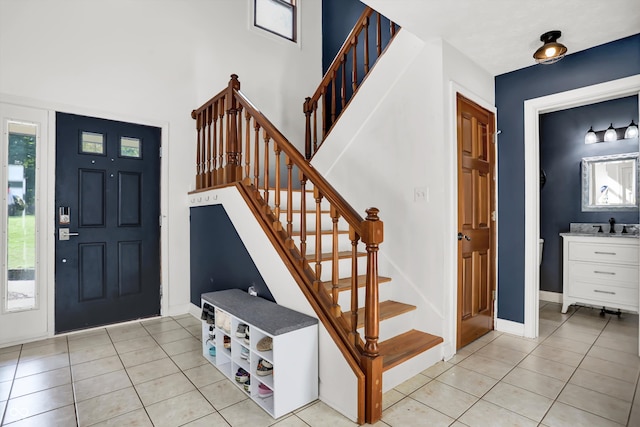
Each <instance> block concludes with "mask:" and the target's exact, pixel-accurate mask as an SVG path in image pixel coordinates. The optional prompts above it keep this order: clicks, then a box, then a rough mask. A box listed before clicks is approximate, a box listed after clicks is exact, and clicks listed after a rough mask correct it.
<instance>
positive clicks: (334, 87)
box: [331, 70, 338, 124]
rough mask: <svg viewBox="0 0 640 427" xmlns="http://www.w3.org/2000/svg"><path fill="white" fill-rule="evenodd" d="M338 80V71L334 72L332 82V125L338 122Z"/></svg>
mask: <svg viewBox="0 0 640 427" xmlns="http://www.w3.org/2000/svg"><path fill="white" fill-rule="evenodd" d="M337 78H338V74H337V71H336V70H334V71H333V79H332V80H331V124H333V122H335V121H336V96H337V93H336V80H337Z"/></svg>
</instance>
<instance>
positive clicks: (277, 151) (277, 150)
mask: <svg viewBox="0 0 640 427" xmlns="http://www.w3.org/2000/svg"><path fill="white" fill-rule="evenodd" d="M273 152H274V153H275V162H276V170H275V174H276V177H275V187H276V188H275V206H274V214H275V216H276V224H275V226H276V230H278V231H279V230H281V229H282V225H281V223H280V147H279V146H278V142H277V141H273Z"/></svg>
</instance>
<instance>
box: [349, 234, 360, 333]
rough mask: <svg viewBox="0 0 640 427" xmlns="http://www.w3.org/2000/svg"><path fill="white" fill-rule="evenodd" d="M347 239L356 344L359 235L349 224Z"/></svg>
mask: <svg viewBox="0 0 640 427" xmlns="http://www.w3.org/2000/svg"><path fill="white" fill-rule="evenodd" d="M349 240H350V241H351V331H349V333H350V334H351V336H352V339H353V344H354V345H357V344H358V341H359V339H360V336H359V335H358V307H359V303H358V240H360V236H358V233H356V231H355V229H354V228H353V226H349Z"/></svg>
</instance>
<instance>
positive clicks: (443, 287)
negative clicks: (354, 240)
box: [312, 23, 494, 389]
mask: <svg viewBox="0 0 640 427" xmlns="http://www.w3.org/2000/svg"><path fill="white" fill-rule="evenodd" d="M400 24H402V23H400ZM456 89H460V90H461V91H462V93H463V94H464V95H465V96H467V97H469V98H471V99H474V100H476V99H477V100H478V102H484V103H485V104H488V105H493V102H494V98H493V93H494V90H493V78H492V77H491V76H490V75H489V74H488V73H486V72H485V71H484V70H482V69H481V68H480V67H478V66H477V65H476V64H474V63H473V62H471V61H470V60H468V59H467V58H466V57H464V56H463V55H462V54H460V53H459V52H458V51H457V50H455V49H454V48H452V47H451V46H450V45H448V44H446V43H445V42H443V41H442V40H440V39H436V40H431V41H427V42H425V41H423V40H420V39H418V38H417V37H415V36H414V35H412V34H411V33H410V32H408V31H406V30H404V29H402V30H401V31H400V32H399V33H398V35H397V36H396V38H395V40H394V41H393V42H392V43H391V45H390V46H389V48H388V49H387V52H386V53H385V55H383V57H382V58H381V59H380V60H379V61H378V63H377V64H376V65H375V67H374V69H373V71H372V73H371V74H370V75H369V76H368V77H367V79H366V81H365V82H364V83H363V85H362V86H361V87H360V88H359V90H358V93H357V95H356V96H355V97H354V98H353V99H352V101H351V103H350V105H349V106H348V108H347V109H346V111H345V112H344V114H343V115H342V117H341V118H340V120H339V121H338V123H337V124H336V125H335V127H334V128H333V130H332V132H331V134H330V135H329V136H328V138H327V139H326V140H325V141H324V143H323V145H322V148H321V149H320V150H319V151H318V153H317V154H316V155H315V157H314V158H313V160H312V163H313V165H314V167H315V168H316V169H317V170H318V171H320V172H321V173H322V174H324V175H325V177H326V178H327V179H328V180H329V182H330V183H331V184H332V185H333V186H334V187H335V188H336V189H337V190H338V191H339V192H340V193H341V194H342V196H343V197H344V198H345V200H348V201H349V203H351V204H352V206H354V208H355V209H356V210H357V211H359V212H360V213H361V215H362V216H363V217H364V216H365V215H366V213H365V209H366V208H368V207H370V206H375V207H377V208H379V209H380V214H379V215H380V218H381V220H382V221H383V222H384V227H385V230H384V238H385V241H384V242H383V243H382V244H381V245H380V252H379V254H380V274H381V275H385V276H389V277H392V279H393V283H392V286H393V289H394V293H395V295H394V299H395V300H397V301H401V302H408V303H411V304H415V305H416V306H417V307H418V309H417V311H416V315H414V316H412V317H411V319H413V320H411V321H412V322H413V323H412V324H410V325H407V329H411V328H415V329H418V330H422V331H425V332H428V333H431V334H435V335H439V336H442V337H443V338H444V339H445V343H444V345H442V346H438V347H437V352H440V353H439V356H438V358H437V359H436V360H438V359H439V358H443V357H445V358H447V357H449V356H451V355H452V354H453V353H455V333H456V292H457V291H456V289H457V240H456V233H457V177H456V171H457V153H456V139H455V90H456ZM363 153H366V155H363ZM416 189H417V190H420V191H424V192H425V195H426V196H425V199H424V200H423V201H416V200H414V192H415V191H416ZM429 353H431V354H432V353H433V352H429ZM429 357H431V358H433V356H432V355H430V356H429ZM403 369H404V368H403ZM403 369H398V370H397V371H401V370H403ZM416 369H418V367H416V368H414V370H413V371H412V370H411V369H409V370H408V371H410V372H403V373H401V374H399V376H400V377H406V376H407V375H409V376H411V375H412V374H413V375H414V374H415V373H417V372H414V371H415V370H416ZM423 369H424V368H423ZM404 370H405V371H407V369H404ZM392 371H394V370H391V371H390V372H392ZM418 372H419V371H418ZM392 377H393V374H389V375H387V374H385V381H388V382H389V383H390V384H391V383H395V382H396V380H399V379H400V378H395V379H394V378H392ZM384 388H385V389H387V386H386V385H385V386H384Z"/></svg>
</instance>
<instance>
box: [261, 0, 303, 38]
mask: <svg viewBox="0 0 640 427" xmlns="http://www.w3.org/2000/svg"><path fill="white" fill-rule="evenodd" d="M253 25H254V26H256V27H258V28H261V29H263V30H265V31H268V32H270V33H272V34H276V35H278V36H280V37H283V38H285V39H287V40H291V41H292V42H295V41H296V0H253Z"/></svg>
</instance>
